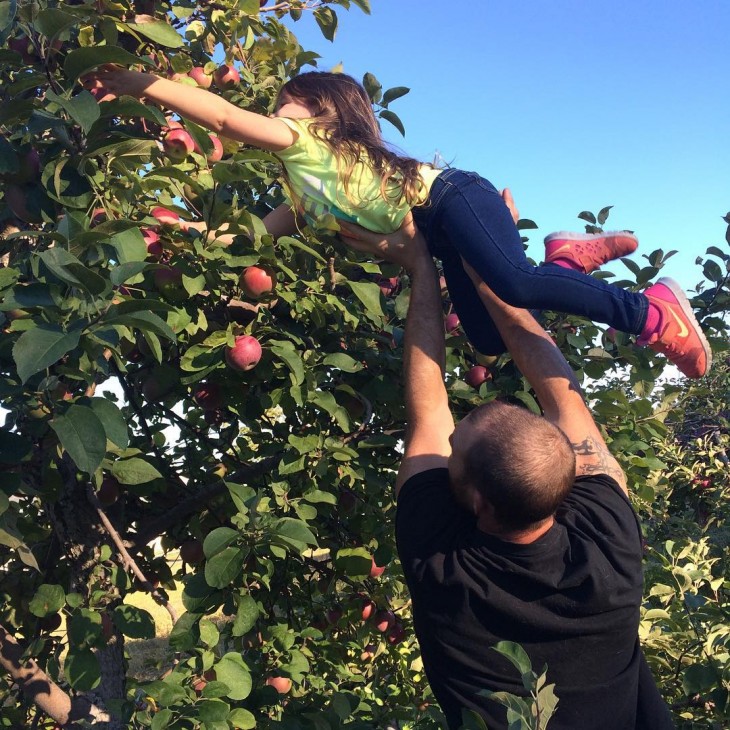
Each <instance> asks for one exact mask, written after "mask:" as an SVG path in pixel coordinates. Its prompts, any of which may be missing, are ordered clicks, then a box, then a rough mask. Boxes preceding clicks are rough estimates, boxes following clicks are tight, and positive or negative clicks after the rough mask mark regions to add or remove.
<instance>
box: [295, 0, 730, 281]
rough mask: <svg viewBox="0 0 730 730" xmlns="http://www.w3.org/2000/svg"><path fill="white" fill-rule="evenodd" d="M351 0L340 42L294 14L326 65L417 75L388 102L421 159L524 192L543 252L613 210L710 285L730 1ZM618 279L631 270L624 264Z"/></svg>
mask: <svg viewBox="0 0 730 730" xmlns="http://www.w3.org/2000/svg"><path fill="white" fill-rule="evenodd" d="M371 4H372V15H370V16H367V15H365V14H363V13H362V12H361V11H360V10H358V9H357V8H356V7H355V6H354V5H353V6H352V9H351V10H350V12H345V11H338V15H339V18H340V27H339V29H338V33H337V36H336V38H335V41H334V43H330V42H328V41H326V40H325V39H324V38H322V36H321V34H320V33H319V30H318V28H317V27H316V24H315V22H314V20H313V18H312V17H311V14H307V13H304V14H303V17H302V19H301V20H300V21H299V22H297V23H294V24H292V30H293V31H294V32H295V34H296V35H297V37H298V38H299V40H300V42H301V43H302V45H303V46H304V47H305V48H306V49H308V50H315V51H317V52H318V53H319V54H320V55H321V56H322V59H321V60H320V61H319V68H320V69H322V70H327V69H329V68H331V67H332V66H334V65H335V64H337V63H339V62H342V63H343V65H344V70H345V71H346V72H347V73H350V74H352V75H353V76H355V77H356V78H358V79H361V78H362V75H363V74H364V73H365V72H366V71H370V72H371V73H373V74H375V76H377V78H378V79H379V80H380V82H381V83H382V84H383V87H384V88H386V89H387V88H389V87H391V86H408V87H410V89H411V92H410V94H408V95H407V96H406V97H403V98H402V99H399V100H398V101H396V102H394V103H393V104H392V105H391V108H392V109H393V111H395V112H396V113H397V114H398V115H399V116H400V117H401V119H402V120H403V123H404V125H405V128H406V137H405V139H404V138H402V137H401V136H400V134H399V133H398V132H397V131H395V130H394V129H393V128H392V127H390V125H389V124H387V123H384V124H383V128H384V132H386V136H387V137H388V138H389V140H390V141H392V142H394V143H395V144H397V145H398V146H399V147H400V148H401V149H403V150H404V151H405V152H407V153H408V154H410V155H413V156H415V157H418V158H420V159H424V160H430V159H433V157H434V154H435V153H439V154H440V155H441V156H442V157H443V158H444V159H445V160H447V161H449V162H450V163H451V164H453V165H454V166H456V167H461V168H464V169H468V170H476V171H478V172H479V173H481V174H482V175H483V176H484V177H486V178H487V179H489V180H491V181H492V182H493V183H494V184H495V185H496V186H497V187H504V186H505V185H508V186H509V187H510V188H512V190H513V193H514V195H515V198H516V200H517V203H518V206H519V208H520V212H521V214H522V216H523V217H525V218H532V219H533V220H534V221H535V222H536V223H537V224H538V226H539V230H537V231H528V232H527V235H529V236H530V249H529V253H530V255H532V256H533V258H536V259H539V258H540V257H541V254H542V238H543V237H544V236H545V235H547V234H548V233H550V232H551V231H553V230H564V229H573V230H583V228H582V226H583V223H582V222H581V221H579V220H577V218H576V216H577V214H578V213H579V212H580V211H581V210H586V209H587V210H591V211H593V212H597V211H598V210H599V209H600V208H602V207H604V206H606V205H613V206H614V208H613V210H612V211H611V215H610V218H609V220H608V222H607V224H606V228H607V229H617V228H628V229H631V230H634V231H636V233H637V235H638V236H639V241H640V248H639V251H638V252H637V253H635V254H634V256H633V258H637V257H639V260H640V261H642V262H643V260H642V259H641V258H640V254H641V253H642V252H644V253H648V252H651V251H652V250H654V249H656V248H663V249H664V250H665V251H668V250H670V249H677V250H678V251H679V254H677V255H676V256H675V257H674V258H673V259H671V261H670V263H669V264H668V266H667V268H665V269H664V273H666V274H669V275H671V276H674V277H675V278H677V279H678V280H679V281H680V282H681V283H682V285H683V286H684V287H685V288H689V287H693V286H694V285H695V284H696V283H697V282H699V281H700V278H701V274H700V272H699V270H698V269H697V267H695V265H694V260H695V257H696V256H697V255H698V254H701V253H704V251H705V249H706V248H707V246H709V245H716V246H719V247H723V246H724V245H725V244H724V234H725V228H726V225H725V223H724V222H723V221H722V216H723V215H725V214H726V213H727V212H728V211H729V210H730V94H729V93H728V79H729V78H730V43H729V42H728V35H727V30H728V28H729V27H730V0H701V2H696V3H689V2H686V0H638V1H637V0H631V1H629V0H601V1H600V2H599V1H598V0H461V2H456V1H453V0H452V2H444V0H371ZM613 270H614V271H615V272H616V273H618V274H620V273H621V272H622V271H625V268H624V267H623V266H622V265H621V264H619V265H618V267H614V269H613Z"/></svg>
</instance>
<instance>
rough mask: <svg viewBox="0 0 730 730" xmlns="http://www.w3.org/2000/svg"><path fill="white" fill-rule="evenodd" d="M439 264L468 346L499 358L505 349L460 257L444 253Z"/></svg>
mask: <svg viewBox="0 0 730 730" xmlns="http://www.w3.org/2000/svg"><path fill="white" fill-rule="evenodd" d="M441 263H442V264H443V267H444V278H445V279H446V286H447V288H448V290H449V297H450V298H451V303H452V304H453V305H454V309H455V310H456V313H457V314H458V315H459V321H460V322H461V326H462V328H463V329H464V333H465V334H466V336H467V337H468V338H469V342H471V343H472V345H474V347H476V349H477V350H479V352H481V353H482V354H483V355H501V354H502V353H503V352H505V351H506V349H507V348H506V347H505V344H504V342H503V341H502V338H501V337H500V334H499V331H498V330H497V327H496V325H495V324H494V322H493V321H492V318H491V317H490V316H489V312H487V308H486V307H485V306H484V304H483V302H482V300H481V299H480V298H479V295H478V294H477V290H476V289H475V288H474V284H473V283H472V280H471V279H470V278H469V276H468V275H467V273H466V271H464V267H463V266H462V264H461V257H460V256H459V255H458V254H456V253H455V252H453V253H447V254H446V255H445V256H444V257H443V258H442V259H441Z"/></svg>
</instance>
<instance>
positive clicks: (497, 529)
mask: <svg viewBox="0 0 730 730" xmlns="http://www.w3.org/2000/svg"><path fill="white" fill-rule="evenodd" d="M554 523H555V518H554V517H552V516H551V517H548V518H547V519H546V520H545V521H544V522H541V523H540V524H539V525H537V527H531V528H530V529H527V530H509V529H505V528H504V527H502V526H501V525H499V524H497V523H496V522H495V520H494V519H493V517H492V516H491V515H489V514H485V513H482V514H481V515H479V517H478V518H477V527H478V528H479V529H480V530H481V531H482V532H486V533H487V535H492V537H497V538H499V539H500V540H504V542H513V543H515V544H517V545H529V544H530V543H531V542H535V540H537V539H539V538H541V537H542V536H543V535H544V534H545V533H546V532H547V531H548V530H549V529H550V528H551V527H552V526H553V524H554Z"/></svg>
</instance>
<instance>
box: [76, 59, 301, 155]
mask: <svg viewBox="0 0 730 730" xmlns="http://www.w3.org/2000/svg"><path fill="white" fill-rule="evenodd" d="M83 84H84V86H85V87H86V88H87V89H90V88H100V87H103V88H105V89H107V90H108V91H109V92H110V93H112V94H114V95H115V96H121V95H122V94H127V95H129V96H134V97H137V98H138V99H139V98H141V97H143V96H144V97H146V98H147V99H149V100H150V101H153V102H156V103H158V104H162V105H163V106H164V107H167V108H168V109H170V110H172V111H174V112H175V113H177V114H179V115H180V116H182V117H185V118H186V119H190V120H191V121H193V122H195V123H196V124H200V125H201V126H202V127H205V128H206V129H210V130H211V131H213V132H218V133H220V134H222V135H223V136H225V137H228V138H230V139H234V140H236V141H237V142H244V143H246V144H250V145H254V146H255V147H260V148H261V149H265V150H271V151H272V152H275V151H277V150H283V149H285V148H286V147H289V146H290V145H291V144H292V143H293V142H294V132H292V130H291V129H290V128H289V127H288V126H287V125H286V124H284V122H282V121H281V120H279V119H275V118H272V117H266V116H264V115H263V114H256V113H254V112H249V111H246V110H245V109H240V108H239V107H237V106H235V104H231V103H230V102H228V101H226V100H225V99H223V98H221V97H220V96H217V95H216V94H213V93H212V92H210V91H206V90H205V89H199V88H195V87H194V86H187V85H186V84H178V83H176V82H175V81H170V80H169V79H163V78H160V77H159V76H155V75H153V74H148V73H143V72H141V71H128V70H126V69H121V68H118V67H116V66H102V67H101V68H100V69H98V70H97V71H94V72H93V73H91V74H88V75H87V76H85V77H84V79H83Z"/></svg>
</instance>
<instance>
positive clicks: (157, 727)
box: [150, 708, 173, 730]
mask: <svg viewBox="0 0 730 730" xmlns="http://www.w3.org/2000/svg"><path fill="white" fill-rule="evenodd" d="M172 717H173V715H172V710H168V709H167V708H165V709H164V710H158V711H157V712H155V716H154V717H153V718H152V724H151V725H150V728H151V729H152V730H164V728H166V727H167V726H168V725H169V724H170V721H171V720H172Z"/></svg>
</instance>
